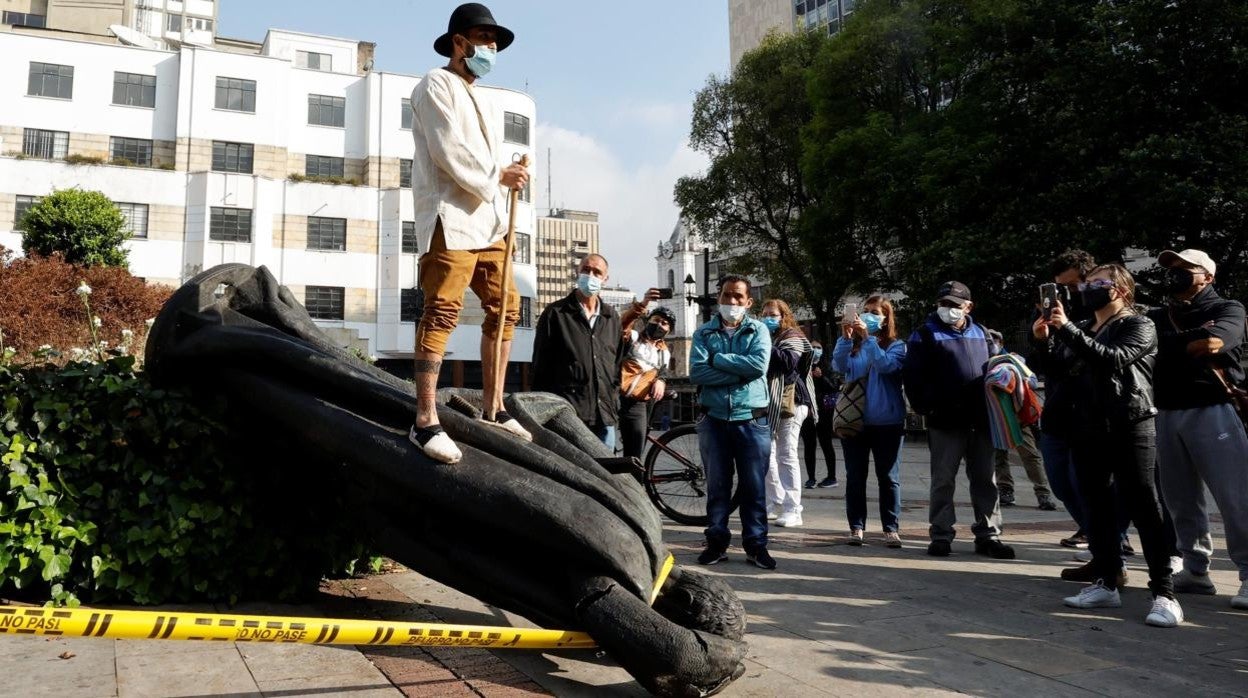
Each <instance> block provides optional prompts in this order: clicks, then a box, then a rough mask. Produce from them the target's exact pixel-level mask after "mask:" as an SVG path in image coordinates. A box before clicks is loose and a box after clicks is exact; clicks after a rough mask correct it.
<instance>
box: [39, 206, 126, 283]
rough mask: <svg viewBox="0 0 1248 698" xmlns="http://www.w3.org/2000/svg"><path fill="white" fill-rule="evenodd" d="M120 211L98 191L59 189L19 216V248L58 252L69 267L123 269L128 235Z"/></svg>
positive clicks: (40, 251) (41, 253)
mask: <svg viewBox="0 0 1248 698" xmlns="http://www.w3.org/2000/svg"><path fill="white" fill-rule="evenodd" d="M125 224H126V221H125V218H124V217H122V215H121V211H120V210H119V209H118V208H117V206H116V205H115V204H114V203H113V202H112V201H110V200H109V198H108V197H107V196H104V194H102V193H100V192H98V191H82V190H79V189H62V190H61V191H57V192H54V193H52V194H49V195H48V196H45V197H43V198H42V199H41V200H40V201H39V202H38V203H36V204H35V205H34V206H31V207H30V209H29V210H27V211H26V214H25V215H24V216H22V220H21V221H20V222H19V227H20V228H21V230H22V249H23V250H24V251H25V252H26V254H36V255H41V256H45V257H46V256H50V255H51V254H53V253H55V252H59V253H61V254H62V255H64V257H65V261H67V262H69V263H70V264H79V265H82V266H88V267H91V266H110V267H124V266H126V265H127V251H126V249H125V248H124V247H122V243H123V242H125V241H126V239H127V238H128V237H130V234H129V233H128V232H126V231H125V230H124V227H125Z"/></svg>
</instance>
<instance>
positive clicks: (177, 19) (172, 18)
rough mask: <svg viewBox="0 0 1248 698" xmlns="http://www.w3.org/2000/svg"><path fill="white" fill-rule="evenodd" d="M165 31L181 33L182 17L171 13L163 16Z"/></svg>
mask: <svg viewBox="0 0 1248 698" xmlns="http://www.w3.org/2000/svg"><path fill="white" fill-rule="evenodd" d="M165 31H169V32H180V31H182V15H175V14H173V13H172V12H170V13H168V14H166V15H165Z"/></svg>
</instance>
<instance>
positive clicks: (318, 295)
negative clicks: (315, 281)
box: [303, 286, 347, 320]
mask: <svg viewBox="0 0 1248 698" xmlns="http://www.w3.org/2000/svg"><path fill="white" fill-rule="evenodd" d="M346 295H347V294H346V289H344V288H343V287H341V286H308V287H307V288H305V289H304V295H303V307H305V308H307V309H308V315H310V316H311V317H312V318H313V319H314V320H341V319H342V318H343V306H344V305H345V300H346Z"/></svg>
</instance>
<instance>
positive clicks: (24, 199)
mask: <svg viewBox="0 0 1248 698" xmlns="http://www.w3.org/2000/svg"><path fill="white" fill-rule="evenodd" d="M42 198H43V197H42V196H22V195H20V194H19V195H18V197H17V202H16V204H15V205H14V207H13V229H14V230H21V227H20V225H21V222H22V216H24V215H26V212H27V211H29V210H30V207H31V206H34V205H35V204H37V203H39V201H40V200H41V199H42Z"/></svg>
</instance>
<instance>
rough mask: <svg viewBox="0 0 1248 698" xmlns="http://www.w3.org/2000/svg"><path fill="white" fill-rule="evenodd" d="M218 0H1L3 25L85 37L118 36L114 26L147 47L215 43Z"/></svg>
mask: <svg viewBox="0 0 1248 698" xmlns="http://www.w3.org/2000/svg"><path fill="white" fill-rule="evenodd" d="M217 5H218V3H217V2H215V1H214V0H185V1H183V0H0V10H2V11H3V14H2V15H0V17H2V23H3V25H4V26H3V28H4V29H5V30H7V31H23V28H33V29H51V30H54V31H57V32H63V33H67V34H71V35H72V34H78V35H82V37H84V38H85V37H89V36H97V37H100V38H101V39H107V38H112V37H116V36H117V34H116V33H114V32H113V31H111V30H110V27H116V26H121V27H125V28H126V29H129V30H131V32H133V33H127V32H125V31H122V32H121V33H122V34H124V36H122V37H121V38H122V39H123V40H125V42H126V43H132V44H138V45H142V46H144V47H147V48H169V47H171V46H176V45H179V44H182V43H189V44H196V45H200V46H211V45H212V44H213V42H214V41H215V39H216V29H217V11H218V7H217Z"/></svg>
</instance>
